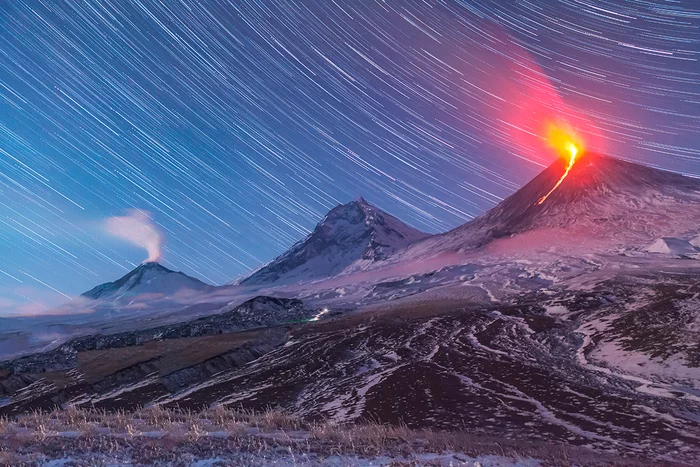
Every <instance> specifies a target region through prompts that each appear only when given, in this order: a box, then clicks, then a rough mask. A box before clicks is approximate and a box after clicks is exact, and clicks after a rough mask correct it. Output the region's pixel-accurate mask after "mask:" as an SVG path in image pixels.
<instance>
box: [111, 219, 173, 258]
mask: <svg viewBox="0 0 700 467" xmlns="http://www.w3.org/2000/svg"><path fill="white" fill-rule="evenodd" d="M104 229H105V231H106V232H107V233H108V234H110V235H114V236H115V237H119V238H123V239H124V240H128V241H129V242H131V243H133V244H134V245H138V246H140V247H141V248H145V249H146V251H148V258H146V260H145V261H144V263H147V262H150V261H158V260H159V259H160V255H161V246H162V244H163V234H162V233H161V231H160V229H159V228H158V226H157V225H156V224H155V223H154V222H153V219H151V214H150V213H149V212H148V211H142V210H140V209H130V210H129V211H128V214H127V215H126V216H117V217H108V218H107V219H106V220H105V222H104Z"/></svg>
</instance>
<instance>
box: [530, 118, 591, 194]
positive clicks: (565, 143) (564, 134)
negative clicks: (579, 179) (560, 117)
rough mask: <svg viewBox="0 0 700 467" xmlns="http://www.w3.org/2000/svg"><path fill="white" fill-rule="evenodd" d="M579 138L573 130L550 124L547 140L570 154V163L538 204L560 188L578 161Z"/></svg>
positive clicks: (558, 149)
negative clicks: (577, 141)
mask: <svg viewBox="0 0 700 467" xmlns="http://www.w3.org/2000/svg"><path fill="white" fill-rule="evenodd" d="M577 139H578V138H577V137H576V135H575V133H573V132H571V131H567V130H565V129H563V128H561V127H556V126H550V128H549V137H548V138H547V141H548V142H549V144H550V145H551V146H552V147H554V148H555V149H556V150H557V151H559V152H560V153H563V154H562V155H565V156H568V159H569V165H568V166H567V167H566V170H565V171H564V175H562V176H561V178H560V179H559V181H558V182H557V183H556V184H555V185H554V186H553V187H552V189H551V190H549V193H547V194H546V195H544V196H543V197H541V198H540V199H539V200H538V201H537V203H536V204H535V205H536V206H538V205H540V204H542V203H544V202H545V201H546V200H547V198H548V197H549V195H551V194H552V193H553V192H554V190H556V189H557V188H559V185H561V184H562V182H563V181H564V179H565V178H566V177H567V175H569V172H570V171H571V168H572V167H573V166H574V164H575V163H576V156H577V155H578V153H579V152H580V149H579V147H580V143H579V144H577V143H576V142H575V141H576V140H577Z"/></svg>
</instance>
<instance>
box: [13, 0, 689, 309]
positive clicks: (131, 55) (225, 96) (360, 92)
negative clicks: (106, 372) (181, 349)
mask: <svg viewBox="0 0 700 467" xmlns="http://www.w3.org/2000/svg"><path fill="white" fill-rule="evenodd" d="M699 58H700V2H697V1H690V0H687V1H678V2H672V1H666V2H662V1H656V2H650V1H634V0H627V1H606V2H598V1H593V0H580V1H574V0H571V1H559V2H554V1H540V0H531V1H526V0H519V1H504V0H497V1H490V2H489V1H481V0H479V1H476V0H475V1H461V0H455V1H422V0H421V1H419V0H416V1H395V2H394V1H379V0H377V1H361V0H352V1H340V0H316V1H296V0H295V1H285V0H270V1H268V0H255V1H236V2H230V3H229V2H226V1H223V0H220V1H211V2H201V3H200V2H194V1H180V0H168V1H150V0H141V1H139V0H133V1H114V2H112V1H102V2H97V1H74V0H68V1H39V0H37V1H19V0H8V1H5V2H0V314H5V315H7V314H27V313H37V312H42V311H43V310H45V309H46V308H47V307H50V306H52V305H55V304H58V303H60V302H64V301H67V300H68V299H69V298H70V297H72V296H75V295H77V294H79V293H81V292H84V291H85V290H87V289H89V288H91V287H93V286H94V285H96V284H99V283H102V282H105V281H108V280H114V279H116V278H117V277H119V276H121V275H123V274H124V273H126V272H127V271H128V270H130V269H132V268H133V267H134V266H135V265H138V264H139V263H140V262H141V261H142V260H144V259H145V258H146V256H147V254H146V253H145V251H144V250H143V249H142V248H138V247H137V246H135V245H132V244H130V243H129V242H127V241H125V240H123V239H120V238H118V237H116V236H114V235H108V233H107V231H106V227H105V226H108V225H111V224H110V223H109V221H107V218H110V217H113V216H122V217H124V216H132V217H133V216H135V215H136V214H138V213H136V212H135V211H133V210H134V209H139V210H143V211H146V212H148V213H150V216H151V218H152V221H153V222H154V223H155V224H157V228H158V229H159V230H160V231H161V232H162V235H163V236H164V238H165V247H164V251H163V258H162V262H163V264H165V265H167V266H169V267H171V268H174V269H177V270H182V271H184V272H186V273H188V274H191V275H193V276H196V277H198V278H201V279H203V280H205V281H208V282H211V283H216V284H222V283H225V282H227V281H229V280H231V279H233V278H235V277H237V276H239V275H241V274H245V273H247V272H249V271H250V270H251V269H254V268H257V267H258V266H260V264H261V263H264V262H267V261H269V260H271V259H272V258H274V257H275V256H277V255H278V254H279V253H281V252H282V251H284V250H285V249H286V248H288V247H289V246H290V245H292V244H293V243H294V242H295V241H297V240H299V239H301V238H303V237H304V235H306V234H307V233H308V232H309V230H310V229H312V228H313V226H314V225H315V224H316V223H317V222H318V221H319V220H320V219H321V218H322V217H323V215H324V214H325V213H326V212H327V211H328V210H329V209H330V208H332V207H333V206H335V205H337V204H339V203H345V202H348V201H351V200H353V199H356V198H358V197H359V196H361V195H362V196H364V197H365V198H366V199H367V200H368V201H369V202H370V203H372V204H374V205H376V206H378V207H380V208H382V209H384V210H386V211H388V212H389V213H391V214H394V215H396V216H397V217H399V218H400V219H402V220H404V221H405V222H407V223H408V224H410V225H412V226H414V227H416V228H419V229H421V230H424V231H426V232H431V233H436V232H441V231H445V230H448V229H450V228H453V227H456V226H458V225H460V224H463V223H464V222H466V221H468V220H469V219H471V218H473V217H474V216H477V215H479V214H481V213H483V212H484V211H485V210H487V209H489V208H490V207H492V206H494V205H495V204H496V203H498V202H499V201H500V200H501V199H502V198H503V197H505V196H507V195H509V194H510V193H512V192H514V191H515V190H516V189H518V188H519V187H520V186H522V185H523V184H524V183H525V182H527V181H528V180H529V179H530V178H532V177H533V176H534V175H536V174H537V173H538V171H540V170H542V168H543V167H544V166H546V165H548V164H549V163H551V162H552V161H553V160H554V158H555V157H556V155H555V154H553V153H552V152H551V151H548V150H546V148H543V146H542V144H541V141H540V140H541V137H540V136H539V135H540V133H541V132H540V130H539V128H540V125H541V123H542V120H543V119H548V118H549V119H563V120H566V121H568V122H569V123H570V124H572V125H573V126H574V127H576V128H577V131H579V132H581V133H582V134H583V139H584V140H586V142H587V149H588V150H595V151H601V152H605V153H607V154H610V155H613V156H616V157H621V158H624V159H628V160H632V161H637V162H642V163H645V164H650V165H654V166H657V167H661V168H665V169H669V170H674V171H679V172H683V173H686V174H691V175H700V144H699V141H700V135H699V133H700V131H699V130H698V129H699V128H700V63H699V62H698V59H699ZM138 216H140V217H139V218H146V215H145V214H143V213H141V214H138ZM146 219H147V218H146Z"/></svg>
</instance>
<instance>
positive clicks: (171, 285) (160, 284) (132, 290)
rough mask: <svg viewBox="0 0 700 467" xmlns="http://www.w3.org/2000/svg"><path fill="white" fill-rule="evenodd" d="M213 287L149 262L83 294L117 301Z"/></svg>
mask: <svg viewBox="0 0 700 467" xmlns="http://www.w3.org/2000/svg"><path fill="white" fill-rule="evenodd" d="M211 288H213V286H211V285H208V284H205V283H204V282H202V281H200V280H199V279H195V278H194V277H190V276H188V275H187V274H184V273H182V272H175V271H171V270H170V269H168V268H166V267H165V266H162V265H161V264H159V263H155V262H149V263H143V264H141V265H139V266H138V267H137V268H136V269H134V270H132V271H131V272H129V273H128V274H126V275H125V276H123V277H121V278H120V279H117V280H116V281H114V282H107V283H105V284H102V285H98V286H97V287H95V288H94V289H91V290H89V291H87V292H85V293H83V294H82V296H83V297H87V298H92V299H116V298H120V297H124V296H133V295H139V294H143V293H156V294H165V295H170V294H172V293H175V292H177V291H179V290H183V289H190V290H208V289H211Z"/></svg>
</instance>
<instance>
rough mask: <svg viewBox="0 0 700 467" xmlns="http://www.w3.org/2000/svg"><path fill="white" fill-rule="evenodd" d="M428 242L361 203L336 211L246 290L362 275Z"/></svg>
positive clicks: (261, 272) (247, 281)
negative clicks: (357, 272) (414, 245)
mask: <svg viewBox="0 0 700 467" xmlns="http://www.w3.org/2000/svg"><path fill="white" fill-rule="evenodd" d="M427 236H428V234H425V233H423V232H420V231H418V230H416V229H414V228H412V227H409V226H407V225H406V224H404V223H403V222H401V221H400V220H398V219H397V218H395V217H393V216H391V215H389V214H387V213H385V212H383V211H381V210H380V209H378V208H376V207H374V206H372V205H370V204H369V203H367V202H366V201H365V200H364V199H362V198H360V199H359V200H357V201H352V202H350V203H347V204H342V205H339V206H337V207H335V208H333V209H332V210H331V211H330V212H329V213H328V214H327V215H326V217H325V218H324V219H323V220H322V221H321V222H320V223H319V224H318V225H317V226H316V228H315V229H314V230H313V232H312V233H311V234H309V236H307V237H306V238H305V239H304V240H303V241H301V242H298V243H297V244H295V245H294V246H292V247H291V248H290V249H289V250H288V251H287V252H286V253H284V254H282V255H281V256H279V257H278V258H277V259H275V260H274V261H272V262H271V263H269V264H268V265H266V266H265V267H263V268H262V269H260V270H258V271H257V272H255V273H253V274H252V275H251V276H249V277H248V278H246V279H244V280H243V281H242V282H241V284H243V285H260V284H269V283H273V282H295V281H303V280H309V279H316V278H326V277H330V276H334V275H338V274H341V273H343V272H349V271H355V270H360V269H363V268H364V267H367V266H369V265H371V264H373V263H376V262H380V261H383V260H385V259H386V258H388V257H389V256H391V255H392V254H393V253H395V252H396V251H399V250H401V249H403V248H405V247H406V246H408V245H409V244H411V243H414V242H416V241H418V240H421V239H423V238H426V237H427Z"/></svg>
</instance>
